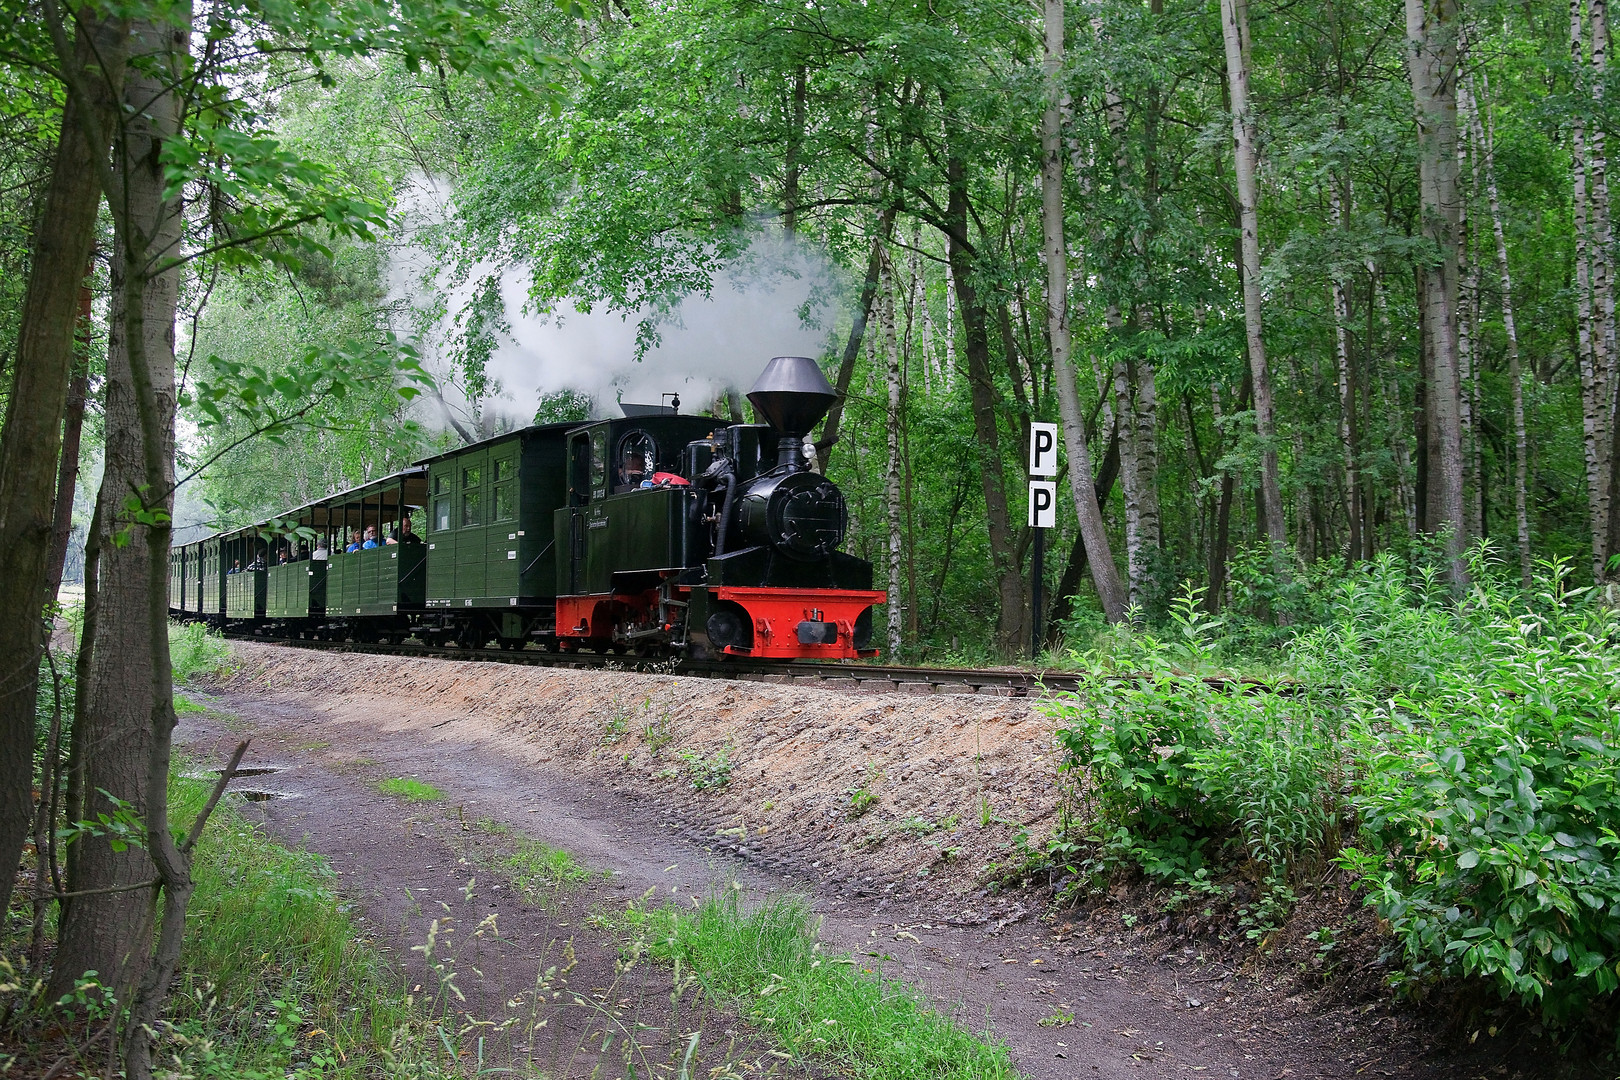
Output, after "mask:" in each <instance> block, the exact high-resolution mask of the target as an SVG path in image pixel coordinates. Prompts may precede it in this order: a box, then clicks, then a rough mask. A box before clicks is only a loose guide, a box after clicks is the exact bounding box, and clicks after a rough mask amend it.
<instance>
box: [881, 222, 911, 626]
mask: <svg viewBox="0 0 1620 1080" xmlns="http://www.w3.org/2000/svg"><path fill="white" fill-rule="evenodd" d="M878 327H879V331H880V333H881V335H882V339H883V355H884V359H885V360H886V361H887V365H886V370H887V377H886V380H885V382H886V385H887V387H888V413H887V419H888V429H889V430H888V450H889V458H888V469H887V471H886V473H885V474H884V484H883V509H884V514H885V518H886V520H887V522H888V526H889V546H888V556H889V559H888V569H889V598H888V603H887V605H886V606H887V608H888V618H889V641H888V644H889V655H890V656H894V655H895V654H896V653H898V652H899V651H900V632H901V628H902V627H903V626H904V625H905V604H904V595H903V593H902V590H901V587H900V584H901V575H900V561H901V558H902V556H903V555H904V544H903V543H902V535H901V506H900V342H899V340H898V337H897V335H896V333H895V325H894V267H893V264H892V263H891V262H890V260H889V253H888V251H887V250H885V251H884V252H883V254H882V257H881V258H880V259H879V261H878Z"/></svg>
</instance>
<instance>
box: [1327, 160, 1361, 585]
mask: <svg viewBox="0 0 1620 1080" xmlns="http://www.w3.org/2000/svg"><path fill="white" fill-rule="evenodd" d="M1342 188H1343V190H1341V186H1340V184H1339V183H1337V182H1336V183H1335V184H1334V187H1333V194H1332V199H1333V224H1334V225H1335V226H1336V227H1337V228H1338V229H1339V230H1340V231H1341V232H1342V231H1344V229H1345V218H1344V211H1345V205H1346V204H1347V203H1348V202H1349V201H1350V199H1349V195H1350V191H1349V188H1350V182H1349V180H1348V179H1347V180H1345V181H1344V182H1343V185H1342ZM1332 291H1333V345H1334V359H1335V360H1336V361H1337V362H1338V376H1339V379H1338V381H1339V454H1340V458H1341V460H1342V461H1343V464H1344V518H1345V524H1346V532H1347V535H1348V538H1349V539H1348V542H1347V544H1346V557H1347V558H1348V559H1349V560H1350V561H1351V562H1355V561H1357V560H1359V559H1362V558H1364V557H1365V556H1364V554H1363V552H1362V547H1361V480H1360V475H1359V473H1358V472H1357V469H1356V379H1355V371H1354V360H1353V359H1352V357H1351V352H1350V285H1349V282H1347V281H1346V280H1345V278H1344V275H1342V274H1334V275H1333V282H1332Z"/></svg>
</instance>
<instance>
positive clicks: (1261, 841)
mask: <svg viewBox="0 0 1620 1080" xmlns="http://www.w3.org/2000/svg"><path fill="white" fill-rule="evenodd" d="M1470 563H1471V567H1470V569H1471V573H1472V577H1473V580H1474V582H1475V584H1474V586H1473V587H1472V588H1471V589H1470V590H1469V592H1468V593H1467V594H1466V595H1465V596H1464V597H1462V598H1461V599H1460V600H1454V599H1453V598H1452V596H1451V594H1450V593H1449V591H1448V590H1447V589H1446V588H1445V587H1444V586H1443V585H1442V584H1441V583H1440V580H1439V578H1438V577H1437V575H1436V573H1435V572H1434V570H1433V569H1432V568H1431V567H1429V566H1426V565H1424V564H1423V563H1417V564H1411V563H1403V562H1401V561H1399V560H1397V559H1395V558H1393V557H1386V558H1383V559H1380V560H1379V561H1377V562H1375V563H1371V564H1365V565H1362V566H1359V567H1356V568H1354V569H1353V570H1351V571H1350V572H1347V573H1346V574H1345V576H1344V577H1343V579H1342V580H1341V581H1339V582H1338V583H1336V584H1335V585H1333V586H1331V587H1329V588H1325V589H1320V590H1319V592H1318V595H1316V596H1314V597H1312V598H1311V599H1310V604H1311V605H1313V606H1315V607H1316V608H1317V609H1318V610H1319V611H1320V613H1321V615H1320V620H1319V623H1318V625H1315V626H1305V627H1301V628H1297V630H1296V633H1297V636H1296V637H1294V638H1293V640H1292V641H1291V642H1289V644H1288V654H1289V656H1290V659H1291V663H1292V668H1293V672H1294V674H1295V676H1296V679H1297V681H1295V680H1289V679H1277V680H1275V681H1274V683H1273V684H1271V685H1255V684H1251V683H1245V682H1243V681H1241V680H1238V679H1236V678H1230V677H1228V678H1222V679H1209V678H1204V677H1200V676H1197V675H1193V674H1188V673H1186V671H1185V668H1184V667H1183V666H1181V665H1187V666H1196V665H1198V664H1207V662H1208V658H1209V657H1210V656H1212V655H1215V654H1217V653H1219V652H1221V651H1222V650H1230V649H1231V648H1232V647H1231V646H1229V645H1228V644H1227V643H1225V642H1222V641H1218V640H1211V639H1210V638H1208V637H1207V636H1206V633H1207V631H1209V630H1210V629H1213V627H1214V626H1215V625H1216V624H1214V623H1213V622H1211V621H1208V620H1204V621H1202V622H1200V619H1201V617H1200V616H1198V615H1197V614H1196V608H1195V605H1193V603H1192V602H1191V597H1190V595H1189V596H1186V597H1183V600H1182V601H1181V602H1180V603H1178V605H1177V611H1176V613H1175V615H1174V616H1173V618H1172V626H1173V628H1174V629H1175V631H1176V633H1172V634H1170V635H1167V640H1163V641H1161V640H1160V639H1159V638H1157V637H1155V636H1154V635H1152V634H1150V633H1147V632H1145V631H1119V632H1116V633H1115V635H1114V637H1115V639H1116V640H1115V641H1114V642H1113V643H1112V648H1111V650H1110V651H1109V652H1107V653H1106V655H1104V654H1099V656H1098V658H1097V667H1098V668H1099V669H1100V670H1099V672H1098V673H1090V674H1083V675H1082V677H1081V689H1080V692H1079V693H1078V694H1077V695H1074V696H1073V697H1071V698H1068V699H1065V700H1060V701H1058V702H1056V703H1055V704H1054V706H1053V708H1054V710H1055V713H1056V715H1057V716H1058V718H1059V720H1060V722H1061V723H1062V724H1063V725H1064V726H1063V727H1062V728H1061V730H1060V733H1059V735H1060V739H1061V740H1062V743H1063V746H1064V749H1065V754H1066V765H1067V767H1068V768H1071V769H1076V770H1083V771H1084V773H1085V778H1086V784H1085V785H1084V786H1083V790H1085V791H1086V792H1087V794H1086V798H1088V799H1089V800H1090V801H1089V804H1088V807H1087V809H1089V811H1090V819H1089V821H1088V822H1087V823H1086V825H1085V826H1084V828H1085V829H1086V830H1087V831H1088V835H1090V836H1091V837H1092V838H1093V844H1092V845H1091V846H1090V849H1089V850H1090V851H1092V852H1094V854H1091V855H1089V856H1088V854H1087V851H1088V849H1087V847H1086V846H1085V845H1082V844H1077V843H1076V842H1075V841H1074V839H1073V838H1072V837H1060V838H1058V840H1057V841H1056V842H1055V843H1054V845H1053V846H1052V848H1051V850H1052V852H1053V853H1054V854H1060V855H1061V856H1062V857H1064V858H1066V859H1068V860H1069V861H1073V862H1076V863H1079V864H1080V865H1081V867H1082V868H1087V867H1089V868H1090V869H1091V870H1092V871H1093V872H1097V873H1106V872H1107V871H1109V870H1110V869H1112V868H1115V867H1118V866H1120V865H1122V864H1126V865H1134V866H1136V867H1139V868H1141V869H1142V870H1143V871H1144V872H1146V873H1147V874H1149V875H1151V876H1153V877H1155V878H1158V879H1161V880H1164V881H1166V882H1168V883H1171V884H1172V885H1173V886H1174V889H1175V898H1176V899H1188V898H1191V897H1193V896H1197V895H1222V894H1229V892H1230V890H1228V889H1227V888H1226V887H1224V886H1223V885H1222V884H1221V878H1222V875H1223V874H1225V873H1227V872H1228V871H1229V870H1230V869H1231V868H1232V867H1233V865H1234V862H1236V861H1242V860H1248V861H1250V862H1252V863H1253V864H1255V865H1256V866H1258V867H1259V868H1261V870H1262V871H1263V877H1262V888H1261V890H1260V893H1259V895H1258V896H1257V897H1256V898H1255V899H1254V900H1252V901H1251V902H1249V903H1248V904H1246V905H1244V906H1243V907H1241V908H1239V909H1238V910H1237V911H1236V915H1237V917H1238V924H1239V927H1240V928H1241V929H1243V930H1244V931H1245V932H1246V933H1247V934H1248V936H1250V937H1251V938H1258V937H1261V936H1264V935H1265V934H1266V933H1268V932H1269V930H1270V929H1271V928H1273V927H1275V926H1277V925H1279V924H1280V922H1281V921H1282V919H1283V918H1284V917H1285V916H1286V913H1287V911H1288V909H1289V908H1290V907H1291V905H1292V903H1293V901H1294V895H1293V891H1292V887H1293V885H1294V884H1295V883H1297V882H1298V881H1299V879H1300V874H1299V871H1300V870H1301V869H1310V870H1312V871H1314V870H1316V869H1317V868H1319V867H1320V866H1321V865H1322V863H1323V861H1324V860H1326V859H1335V860H1336V861H1337V863H1338V864H1339V865H1340V866H1341V867H1343V868H1345V869H1346V870H1348V871H1350V872H1351V873H1352V874H1354V875H1355V876H1356V877H1357V878H1359V879H1360V880H1359V884H1360V886H1361V887H1362V888H1363V889H1364V890H1365V894H1366V898H1367V902H1368V903H1369V904H1371V905H1373V906H1374V907H1375V908H1376V909H1377V911H1378V913H1379V915H1380V916H1381V917H1382V918H1383V919H1385V920H1387V922H1388V925H1389V927H1390V929H1391V930H1392V932H1393V933H1394V934H1395V935H1396V938H1397V940H1398V941H1399V943H1400V948H1401V950H1402V953H1403V955H1404V957H1405V961H1406V963H1405V968H1404V970H1403V972H1402V973H1401V974H1400V976H1399V977H1398V981H1400V982H1402V983H1405V984H1416V983H1420V982H1425V981H1430V980H1433V979H1435V978H1440V977H1473V978H1479V979H1482V980H1485V981H1487V982H1488V983H1490V984H1491V985H1492V986H1494V987H1495V988H1496V989H1497V991H1499V992H1500V993H1501V995H1502V996H1503V997H1504V998H1508V999H1512V1000H1515V1001H1518V1002H1520V1003H1522V1004H1524V1005H1527V1006H1531V1007H1534V1008H1536V1009H1539V1010H1540V1011H1541V1013H1542V1015H1543V1016H1544V1017H1545V1018H1546V1019H1548V1020H1549V1021H1553V1022H1557V1023H1563V1022H1568V1021H1572V1020H1574V1019H1577V1018H1579V1017H1581V1016H1582V1015H1584V1014H1585V1013H1586V1012H1588V1011H1589V1010H1590V1009H1591V1007H1592V1006H1593V1004H1594V1003H1595V1002H1596V1001H1598V1000H1600V999H1604V998H1606V997H1608V996H1609V995H1612V994H1613V992H1614V991H1615V990H1616V989H1617V987H1620V873H1617V872H1616V865H1617V862H1620V833H1617V831H1616V827H1615V822H1616V821H1617V820H1620V751H1617V750H1616V745H1617V743H1620V729H1617V727H1616V723H1617V721H1616V717H1617V715H1620V711H1617V705H1620V646H1617V644H1616V642H1617V641H1620V617H1617V615H1616V613H1615V611H1614V610H1613V609H1610V608H1607V607H1604V606H1602V605H1600V604H1598V603H1596V602H1594V599H1593V594H1592V593H1591V591H1590V590H1587V589H1577V588H1571V587H1570V586H1569V577H1570V569H1569V567H1568V566H1567V565H1566V564H1565V563H1563V562H1559V561H1553V562H1549V563H1546V564H1544V565H1543V566H1542V569H1541V573H1540V575H1539V576H1538V577H1537V579H1536V586H1535V588H1534V589H1533V590H1531V591H1528V592H1525V591H1521V590H1519V589H1518V588H1517V586H1516V585H1514V584H1510V583H1508V582H1507V581H1505V580H1504V575H1503V571H1502V568H1501V566H1500V565H1499V564H1498V563H1497V562H1496V561H1495V560H1494V557H1493V555H1492V553H1491V551H1490V549H1489V548H1488V547H1486V546H1483V545H1481V546H1477V547H1476V548H1475V549H1474V550H1473V551H1472V552H1471V553H1470ZM1178 638H1179V640H1178ZM1104 672H1111V673H1104ZM1127 672H1130V674H1127ZM1341 834H1342V835H1341ZM1341 841H1350V842H1352V843H1353V846H1348V847H1344V848H1343V849H1342V850H1337V848H1338V845H1339V844H1340V843H1341ZM1059 849H1061V851H1060V850H1059ZM1088 859H1089V861H1088ZM1319 947H1320V948H1322V949H1323V950H1325V951H1331V949H1332V947H1333V939H1332V938H1331V936H1329V937H1328V938H1325V939H1322V940H1321V941H1320V942H1319Z"/></svg>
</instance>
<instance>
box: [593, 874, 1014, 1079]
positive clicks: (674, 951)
mask: <svg viewBox="0 0 1620 1080" xmlns="http://www.w3.org/2000/svg"><path fill="white" fill-rule="evenodd" d="M617 922H618V923H619V929H620V930H621V932H623V933H624V934H625V935H626V937H627V938H629V943H628V944H627V945H626V947H625V948H626V952H627V954H628V955H629V956H630V957H631V958H632V959H633V958H635V957H639V956H642V955H647V956H651V957H652V958H653V959H655V960H658V961H661V962H663V963H668V964H673V965H675V967H676V981H677V983H679V982H680V981H681V977H682V976H681V973H682V972H686V973H689V975H690V976H692V977H695V979H696V980H697V982H698V984H699V986H700V987H701V988H702V989H703V991H704V992H705V993H706V994H708V995H709V996H710V997H711V998H712V999H714V1000H715V1001H717V1002H718V1003H719V1004H721V1005H729V1006H734V1007H736V1008H738V1009H739V1010H740V1011H741V1012H742V1014H743V1016H744V1018H745V1019H747V1020H748V1021H750V1022H751V1023H753V1024H755V1025H757V1026H758V1027H759V1028H760V1029H761V1030H763V1031H764V1032H766V1033H767V1035H768V1037H769V1038H770V1039H771V1040H772V1041H773V1042H775V1043H777V1044H778V1045H780V1046H781V1047H782V1048H783V1049H784V1050H785V1051H787V1052H789V1053H790V1054H792V1055H793V1056H794V1057H810V1058H813V1059H816V1060H817V1061H820V1062H824V1063H826V1064H828V1065H830V1066H831V1067H832V1069H833V1071H835V1072H836V1073H837V1074H838V1075H840V1076H850V1077H860V1078H864V1080H890V1078H893V1080H899V1078H902V1077H919V1076H926V1077H930V1078H939V1080H953V1078H961V1080H968V1078H973V1080H994V1078H998V1077H1005V1078H1008V1080H1011V1078H1013V1077H1016V1075H1017V1073H1016V1072H1015V1071H1014V1070H1013V1067H1012V1064H1011V1061H1010V1059H1009V1058H1008V1054H1007V1049H1006V1047H1005V1045H1003V1044H1002V1043H1001V1042H1000V1041H999V1040H996V1039H994V1038H993V1037H991V1036H989V1035H988V1034H987V1035H985V1036H982V1037H981V1036H976V1035H973V1034H972V1033H970V1032H969V1031H967V1030H966V1029H965V1028H963V1027H962V1026H961V1025H960V1024H958V1023H956V1022H955V1021H953V1020H952V1019H950V1018H949V1017H946V1016H943V1015H941V1014H940V1013H939V1012H937V1011H935V1010H934V1009H933V1008H932V1007H931V1006H930V1005H929V1004H928V1002H927V1001H926V1000H925V999H924V998H923V996H922V995H921V994H920V993H919V992H918V991H916V990H915V989H913V988H912V987H910V986H908V985H906V984H904V983H900V982H896V981H893V980H888V979H885V978H883V977H882V975H881V972H880V971H878V970H875V969H874V968H873V967H865V966H863V963H862V962H861V961H859V960H857V959H856V958H854V957H851V956H846V955H837V954H833V953H829V952H825V951H823V949H822V947H821V944H820V943H819V942H818V941H817V940H816V928H817V920H816V917H815V916H814V915H813V914H812V913H811V911H810V908H809V905H808V904H807V903H806V902H805V901H804V900H802V899H800V898H797V897H792V896H787V897H773V898H771V899H768V900H766V901H765V903H764V904H763V905H761V906H760V907H759V908H757V909H755V910H752V911H745V910H744V909H743V907H742V903H741V901H740V899H739V890H738V889H736V888H732V889H726V890H723V891H721V892H720V893H719V894H717V895H711V896H709V897H708V898H707V899H705V900H703V901H702V902H701V903H698V904H697V906H696V907H695V908H692V909H684V908H681V907H678V906H674V905H669V906H661V907H654V906H650V905H648V904H646V903H645V902H640V903H632V904H630V905H629V907H628V908H627V910H626V911H625V912H624V913H623V914H622V915H621V916H619V917H617ZM872 963H873V964H874V965H875V964H876V961H872Z"/></svg>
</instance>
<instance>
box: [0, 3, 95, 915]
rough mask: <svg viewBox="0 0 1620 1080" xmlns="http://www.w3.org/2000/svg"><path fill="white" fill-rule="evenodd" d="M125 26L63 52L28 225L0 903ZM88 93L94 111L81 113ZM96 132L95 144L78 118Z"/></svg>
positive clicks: (8, 547)
mask: <svg viewBox="0 0 1620 1080" xmlns="http://www.w3.org/2000/svg"><path fill="white" fill-rule="evenodd" d="M123 56H124V51H123V27H122V25H121V24H120V23H117V22H115V21H113V20H111V19H107V20H99V19H96V18H94V17H93V16H91V15H89V14H88V13H87V15H86V17H85V18H84V19H83V20H82V22H81V25H80V31H79V33H78V36H77V41H76V43H75V53H74V55H73V56H72V57H71V58H67V59H66V62H67V63H71V64H72V65H74V67H75V69H76V70H77V72H78V74H79V76H80V78H81V81H83V82H84V83H85V84H87V85H88V87H89V88H90V96H89V98H88V100H87V101H86V102H84V103H80V102H77V101H74V100H71V99H70V100H69V101H68V102H67V104H66V105H65V106H64V109H63V114H62V128H61V132H60V134H59V135H58V138H57V145H56V156H55V159H54V161H53V163H52V166H51V177H50V181H49V183H48V185H47V187H46V189H45V195H44V199H43V205H42V207H41V211H42V212H41V213H40V216H39V218H38V225H37V227H36V229H35V232H34V235H33V250H32V252H31V255H30V262H29V273H28V284H27V287H26V290H25V292H24V295H23V306H22V312H21V322H20V326H19V328H18V336H17V362H16V370H15V372H14V373H13V376H12V381H11V394H10V397H9V400H8V401H7V406H6V417H5V426H4V428H3V430H0V608H3V610H4V611H5V612H6V617H5V618H4V619H0V745H4V746H8V747H10V748H11V749H10V750H9V751H7V752H6V753H5V754H3V755H0V762H3V764H0V912H4V911H5V910H6V909H7V906H8V905H9V904H10V902H11V890H12V885H13V878H14V876H15V874H14V871H15V869H16V867H17V863H18V860H19V859H20V858H21V855H22V847H23V842H24V840H25V839H26V838H27V835H28V825H29V821H30V819H31V818H32V816H33V799H32V789H33V773H32V768H33V762H32V755H31V754H30V753H28V752H27V751H26V750H25V749H24V748H25V747H31V746H33V745H34V708H35V694H36V693H37V690H38V683H39V660H40V654H41V650H42V649H43V648H44V645H45V634H46V632H47V628H46V627H45V626H44V625H43V623H42V622H41V614H42V612H43V611H44V609H45V604H46V602H47V601H48V600H49V596H48V595H47V592H46V587H45V586H46V569H47V565H48V563H49V560H50V552H51V540H52V537H53V535H54V532H53V515H52V509H53V507H52V503H53V501H54V498H55V495H56V480H57V467H58V462H59V457H60V452H61V446H62V442H61V425H62V414H63V410H64V408H65V406H66V402H67V393H68V383H69V372H70V371H71V370H72V368H73V358H74V348H73V331H74V326H75V323H76V321H77V317H78V298H79V285H80V283H81V282H82V281H83V280H84V267H85V264H86V263H87V262H88V261H89V259H90V249H91V245H92V242H93V240H94V236H95V223H96V211H97V208H98V207H99V206H100V203H101V191H100V186H99V184H98V183H97V174H96V171H95V169H94V167H93V164H94V162H95V161H96V160H97V159H99V158H104V157H105V156H106V153H107V145H106V144H105V140H106V139H109V138H110V134H109V133H110V131H111V129H112V125H113V122H114V120H115V118H116V117H117V111H116V105H115V103H116V101H117V96H116V94H117V86H118V84H119V82H120V81H121V80H122V78H123ZM85 105H88V106H89V107H90V108H91V109H92V110H94V113H95V115H93V116H91V117H89V118H88V123H83V122H81V121H83V120H85V119H86V118H84V117H83V116H82V115H81V112H82V109H83V108H84V107H85ZM86 127H88V128H89V129H91V130H94V131H95V132H97V136H96V139H97V141H98V143H100V145H92V144H91V141H90V140H89V139H88V138H86V136H85V134H84V130H85V128H86Z"/></svg>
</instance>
